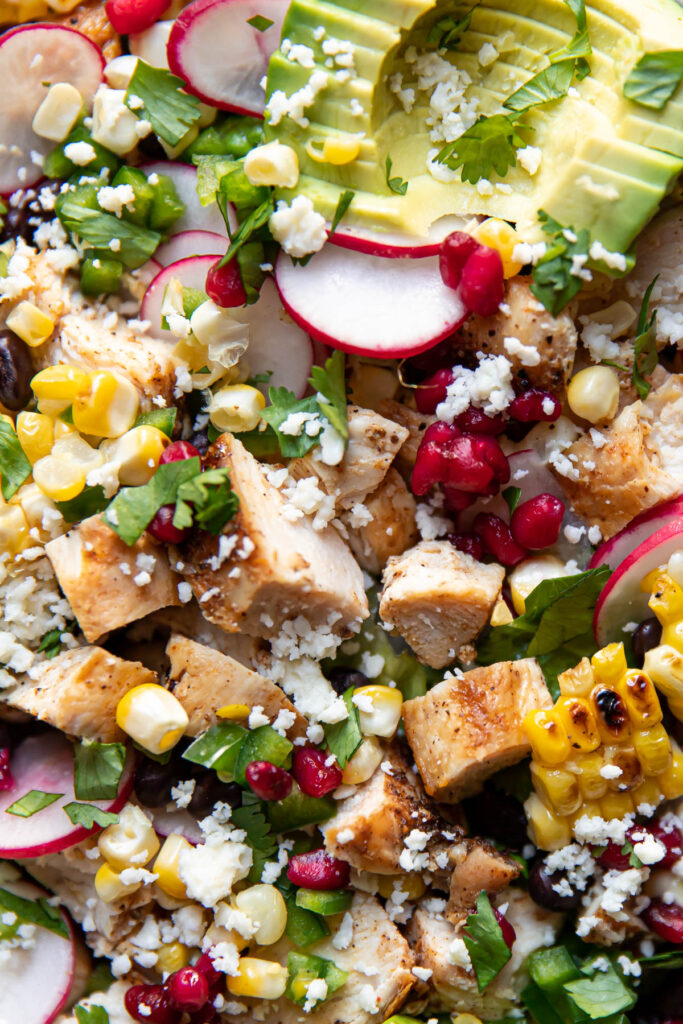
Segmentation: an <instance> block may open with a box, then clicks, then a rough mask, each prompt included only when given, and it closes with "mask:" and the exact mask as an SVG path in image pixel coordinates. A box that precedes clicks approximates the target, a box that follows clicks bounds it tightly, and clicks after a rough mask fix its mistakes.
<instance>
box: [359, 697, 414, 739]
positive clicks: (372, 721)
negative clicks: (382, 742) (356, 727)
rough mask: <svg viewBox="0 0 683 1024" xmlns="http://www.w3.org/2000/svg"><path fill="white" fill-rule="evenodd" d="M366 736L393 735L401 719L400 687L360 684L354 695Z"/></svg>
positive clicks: (362, 729) (385, 736)
mask: <svg viewBox="0 0 683 1024" xmlns="http://www.w3.org/2000/svg"><path fill="white" fill-rule="evenodd" d="M353 703H354V704H356V706H357V707H358V712H359V719H360V729H361V732H362V733H363V735H364V736H382V737H384V738H385V739H388V738H389V737H391V736H393V735H394V733H395V732H396V730H397V729H398V723H399V722H400V721H401V708H402V707H403V694H402V693H401V691H400V690H399V689H398V687H393V686H378V685H374V684H371V685H370V686H360V687H358V689H357V690H356V691H355V693H354V695H353Z"/></svg>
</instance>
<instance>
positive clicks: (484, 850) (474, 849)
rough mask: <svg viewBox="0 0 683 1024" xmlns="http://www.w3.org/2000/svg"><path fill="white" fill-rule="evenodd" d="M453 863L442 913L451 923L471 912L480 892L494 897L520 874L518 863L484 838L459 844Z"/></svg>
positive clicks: (452, 856)
mask: <svg viewBox="0 0 683 1024" xmlns="http://www.w3.org/2000/svg"><path fill="white" fill-rule="evenodd" d="M453 861H455V863H454V867H453V873H452V875H451V886H450V890H451V891H450V899H449V900H448V906H447V907H446V910H445V917H446V918H447V919H448V920H449V921H451V922H452V923H453V924H457V923H458V922H459V921H461V920H462V919H463V918H464V917H467V915H468V914H471V913H473V912H474V910H475V908H476V905H477V897H478V896H479V893H480V892H481V891H482V890H484V891H485V892H487V893H489V895H495V894H496V893H498V892H500V891H501V889H505V888H506V887H507V886H508V885H509V884H510V883H511V882H513V881H514V880H515V878H517V876H518V875H519V864H518V863H517V862H516V861H514V860H513V859H512V857H508V856H507V854H505V853H501V852H500V851H499V850H496V848H495V846H493V845H492V844H491V843H489V842H487V841H486V840H484V839H466V840H465V842H464V843H460V844H458V846H457V847H454V849H453V851H452V853H451V862H453Z"/></svg>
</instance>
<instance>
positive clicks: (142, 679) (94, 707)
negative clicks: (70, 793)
mask: <svg viewBox="0 0 683 1024" xmlns="http://www.w3.org/2000/svg"><path fill="white" fill-rule="evenodd" d="M156 682H158V679H157V676H156V673H154V672H150V670H149V669H147V668H145V666H144V665H141V664H140V662H139V661H125V660H124V659H123V658H117V657H116V656H115V655H114V654H110V653H109V651H105V650H104V649H103V648H102V647H77V648H75V649H74V650H72V651H63V652H62V653H61V654H58V655H57V656H56V658H52V659H51V660H50V661H46V662H43V665H42V666H41V671H40V675H39V676H38V678H37V679H35V680H33V679H31V680H28V679H27V680H25V681H24V682H22V683H20V684H19V685H18V686H17V687H15V689H13V690H12V691H11V692H10V693H9V694H7V696H6V697H5V698H4V699H5V700H6V702H7V703H8V704H9V705H10V707H13V708H19V709H20V710H21V711H27V712H28V713H29V714H30V715H33V716H34V718H38V719H39V720H40V721H41V722H47V723H48V725H52V726H54V727H55V728H56V729H61V731H62V732H65V733H68V735H69V736H79V737H82V738H83V739H88V740H99V741H100V742H102V743H114V742H118V741H119V740H122V739H124V735H123V733H122V732H121V730H120V729H119V727H118V725H117V724H116V705H117V704H118V702H119V701H120V700H121V698H122V697H123V695H124V693H127V692H128V690H132V689H133V687H134V686H140V685H141V684H142V683H156Z"/></svg>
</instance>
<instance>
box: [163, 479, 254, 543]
mask: <svg viewBox="0 0 683 1024" xmlns="http://www.w3.org/2000/svg"><path fill="white" fill-rule="evenodd" d="M238 508H239V499H238V497H237V495H236V494H235V492H234V491H233V489H232V488H231V486H230V475H229V473H228V470H227V469H226V468H225V467H221V468H219V469H207V470H205V472H203V473H197V475H196V476H193V477H192V479H190V480H186V481H185V483H182V484H181V485H180V487H179V488H178V491H177V494H176V510H175V515H174V516H173V525H174V526H175V527H177V528H178V529H180V530H182V529H183V528H185V527H187V526H192V525H194V526H198V527H199V529H200V530H208V531H209V533H212V534H213V535H214V536H216V534H219V533H220V532H221V530H222V529H223V527H224V526H225V524H226V523H227V522H228V520H229V519H233V518H234V516H235V513H236V512H237V509H238Z"/></svg>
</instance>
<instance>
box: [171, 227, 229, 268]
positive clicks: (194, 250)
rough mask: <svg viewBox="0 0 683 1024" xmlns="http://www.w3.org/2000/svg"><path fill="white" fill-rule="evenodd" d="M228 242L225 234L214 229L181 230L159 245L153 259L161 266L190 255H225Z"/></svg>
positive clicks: (184, 258)
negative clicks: (220, 233)
mask: <svg viewBox="0 0 683 1024" xmlns="http://www.w3.org/2000/svg"><path fill="white" fill-rule="evenodd" d="M227 248H228V242H227V240H226V238H225V235H219V234H217V233H216V232H215V231H181V232H180V234H179V235H173V237H172V238H170V239H169V241H168V242H165V243H164V245H160V246H159V248H158V249H157V251H156V252H155V253H154V259H155V260H156V261H157V263H159V264H161V266H162V267H167V266H168V265H169V264H170V263H177V262H178V260H186V259H188V258H189V257H190V256H215V257H216V259H218V258H219V257H220V256H225V253H226V250H227Z"/></svg>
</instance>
